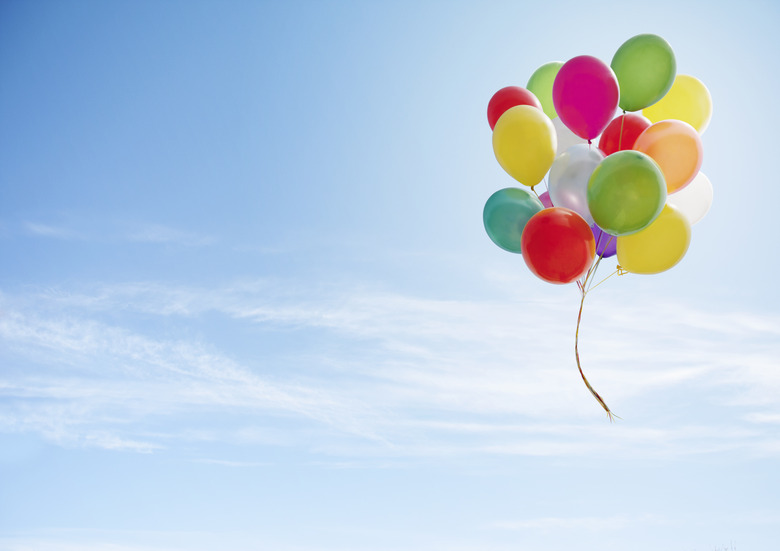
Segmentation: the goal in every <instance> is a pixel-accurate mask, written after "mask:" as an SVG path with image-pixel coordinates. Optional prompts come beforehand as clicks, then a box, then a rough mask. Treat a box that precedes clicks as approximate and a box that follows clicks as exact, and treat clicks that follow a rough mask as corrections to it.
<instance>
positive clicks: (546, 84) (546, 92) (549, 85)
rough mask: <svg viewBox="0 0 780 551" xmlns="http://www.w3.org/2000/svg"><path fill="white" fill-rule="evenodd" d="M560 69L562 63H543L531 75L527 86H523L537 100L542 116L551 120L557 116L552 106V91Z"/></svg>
mask: <svg viewBox="0 0 780 551" xmlns="http://www.w3.org/2000/svg"><path fill="white" fill-rule="evenodd" d="M561 67H563V61H551V62H550V63H545V64H544V65H542V66H541V67H539V68H538V69H537V70H536V71H534V74H532V75H531V78H529V79H528V84H526V86H525V87H526V89H527V90H528V91H529V92H531V93H533V95H535V96H536V97H537V98H538V99H539V101H540V102H541V104H542V110H543V111H544V114H545V115H547V116H548V117H550V118H551V119H554V118H555V117H557V116H558V113H557V112H556V111H555V106H554V105H553V99H552V89H553V82H555V77H556V75H557V74H558V71H559V70H560V68H561Z"/></svg>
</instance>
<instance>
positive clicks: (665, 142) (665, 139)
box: [634, 120, 703, 193]
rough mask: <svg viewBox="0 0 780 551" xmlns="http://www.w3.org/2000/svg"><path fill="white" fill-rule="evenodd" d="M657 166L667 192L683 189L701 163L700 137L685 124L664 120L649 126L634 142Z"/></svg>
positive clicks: (635, 146)
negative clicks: (662, 176) (662, 175)
mask: <svg viewBox="0 0 780 551" xmlns="http://www.w3.org/2000/svg"><path fill="white" fill-rule="evenodd" d="M634 149H636V150H637V151H641V152H642V153H647V154H648V155H650V157H652V158H653V160H654V161H655V162H656V163H658V166H659V167H661V171H662V172H663V173H664V179H665V180H666V190H667V192H668V193H674V192H675V191H677V190H679V189H682V188H684V187H685V186H687V185H688V184H689V183H690V182H691V180H693V178H694V177H695V176H696V174H697V173H698V172H699V169H700V168H701V163H702V156H703V150H702V144H701V137H700V136H699V133H698V132H696V129H695V128H693V127H692V126H691V125H690V124H688V123H687V122H682V121H677V120H666V121H660V122H657V123H654V124H651V125H650V126H649V127H647V129H646V130H645V131H644V132H642V133H641V134H640V135H639V137H638V138H637V139H636V143H634Z"/></svg>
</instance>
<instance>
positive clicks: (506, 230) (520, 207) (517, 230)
mask: <svg viewBox="0 0 780 551" xmlns="http://www.w3.org/2000/svg"><path fill="white" fill-rule="evenodd" d="M543 209H544V206H543V205H542V202H541V201H540V200H539V199H538V198H537V197H536V195H534V194H533V193H530V192H528V191H525V190H524V189H518V188H512V187H510V188H505V189H500V190H498V191H497V192H495V193H494V194H493V195H491V196H490V198H489V199H488V200H487V202H486V203H485V208H484V209H483V210H482V222H483V223H484V224H485V231H486V232H487V234H488V237H490V239H491V240H492V241H493V243H495V244H496V245H498V246H499V247H501V248H502V249H504V250H505V251H509V252H510V253H520V239H521V237H522V235H523V228H525V225H526V223H527V222H528V220H530V219H531V217H532V216H533V215H534V214H536V213H537V212H540V211H541V210H543Z"/></svg>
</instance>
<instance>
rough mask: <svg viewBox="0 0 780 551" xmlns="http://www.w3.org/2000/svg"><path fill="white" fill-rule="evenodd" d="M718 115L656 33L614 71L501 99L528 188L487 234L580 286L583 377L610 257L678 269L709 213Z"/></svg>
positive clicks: (555, 81)
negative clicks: (589, 325) (589, 313)
mask: <svg viewBox="0 0 780 551" xmlns="http://www.w3.org/2000/svg"><path fill="white" fill-rule="evenodd" d="M711 115H712V99H711V97H710V93H709V91H708V90H707V88H706V86H705V85H704V84H703V83H702V82H701V81H700V80H699V79H697V78H695V77H693V76H690V75H682V74H677V62H676V59H675V55H674V52H673V50H672V48H671V46H670V45H669V43H668V42H667V41H666V40H664V39H663V38H661V37H660V36H657V35H654V34H641V35H637V36H634V37H632V38H630V39H629V40H627V41H626V42H625V43H623V44H622V45H621V46H620V47H619V48H618V49H617V51H616V52H615V54H614V56H613V58H612V61H611V63H610V64H609V65H607V64H606V63H604V62H603V61H601V60H600V59H598V58H596V57H593V56H589V55H581V56H577V57H574V58H572V59H570V60H568V61H566V62H565V63H564V62H560V61H554V62H550V63H546V64H544V65H542V66H541V67H539V68H538V69H537V70H536V71H535V72H534V73H533V74H532V75H531V77H530V78H529V80H528V83H527V84H526V87H525V88H522V87H519V86H508V87H506V88H502V89H501V90H499V91H498V92H496V93H495V94H494V95H493V97H492V98H491V99H490V102H489V103H488V108H487V116H488V123H489V124H490V128H491V129H492V130H493V151H494V153H495V156H496V160H497V161H498V163H499V164H500V165H501V167H502V168H503V169H504V170H505V171H506V172H507V173H508V174H509V175H510V176H511V177H512V178H514V179H515V180H516V181H517V182H518V183H519V184H521V185H522V186H523V187H507V188H505V189H501V190H499V191H496V192H495V193H493V194H492V195H491V196H490V198H489V199H488V200H487V202H486V204H485V207H484V210H483V221H484V225H485V230H486V231H487V234H488V236H489V237H490V239H491V240H492V241H493V242H494V243H495V244H496V245H498V246H499V247H501V248H502V249H505V250H507V251H510V252H514V253H520V254H522V257H523V260H524V261H525V263H526V265H527V266H528V268H529V270H530V271H531V272H532V273H533V274H535V275H536V276H538V277H539V278H541V279H543V280H544V281H547V282H550V283H555V284H566V283H572V282H575V281H576V282H577V284H578V287H579V289H580V291H581V294H582V301H581V302H580V316H579V317H578V321H577V336H576V337H575V352H576V355H577V365H578V367H579V368H580V373H581V374H582V368H581V367H580V364H579V352H578V350H577V340H578V336H579V320H580V319H581V316H582V304H583V302H584V299H585V294H586V293H587V291H588V290H589V289H590V288H591V287H592V286H593V276H594V274H595V270H596V268H597V267H598V265H599V263H600V261H601V259H602V258H606V257H611V256H615V255H616V256H617V262H618V266H617V269H616V272H615V273H619V274H623V273H627V272H631V273H636V274H656V273H659V272H663V271H666V270H668V269H670V268H672V267H673V266H675V265H676V264H677V263H678V262H680V260H682V258H683V257H684V256H685V253H686V252H687V250H688V247H689V244H690V241H691V226H692V225H693V224H696V223H697V222H698V221H699V220H701V219H702V218H703V217H704V215H705V214H706V213H707V212H708V211H709V208H710V206H711V204H712V196H713V191H712V184H711V183H710V181H709V179H708V178H707V177H706V176H705V175H704V174H703V173H701V172H700V169H701V165H702V156H703V150H702V141H701V134H702V133H703V132H704V131H705V130H706V128H707V126H708V124H709V121H710V117H711ZM543 180H544V181H546V187H547V190H546V191H544V192H543V193H541V194H539V193H538V192H537V191H536V189H535V188H536V186H537V185H539V184H540V183H541V182H542V181H543ZM529 189H530V191H529ZM582 378H583V380H584V381H585V384H586V385H587V387H588V389H589V390H590V391H591V393H593V395H594V396H595V397H596V398H597V400H598V401H599V402H600V403H601V405H602V407H604V409H605V410H606V411H607V413H608V414H609V415H610V419H611V417H612V415H611V412H610V410H609V408H608V407H607V406H606V404H605V403H604V402H603V400H602V399H601V397H600V396H599V395H598V394H597V393H596V392H595V391H594V390H593V388H592V387H591V386H590V384H589V383H588V381H587V379H586V378H585V376H584V374H582Z"/></svg>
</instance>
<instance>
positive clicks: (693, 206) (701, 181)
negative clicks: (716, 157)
mask: <svg viewBox="0 0 780 551" xmlns="http://www.w3.org/2000/svg"><path fill="white" fill-rule="evenodd" d="M666 204H667V205H671V206H673V207H675V208H676V209H678V210H679V211H680V212H682V213H683V215H685V217H686V218H687V219H688V221H689V222H690V223H691V225H694V224H696V223H697V222H698V221H699V220H701V219H702V218H704V215H705V214H707V213H708V212H709V210H710V207H711V206H712V184H711V183H710V180H709V178H707V177H706V176H705V175H704V174H702V173H701V172H699V173H698V174H697V175H696V177H695V178H694V179H693V181H692V182H691V183H690V184H688V185H687V186H685V187H684V188H683V189H681V190H680V191H675V192H674V193H672V194H671V195H669V196H668V197H667V198H666Z"/></svg>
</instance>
